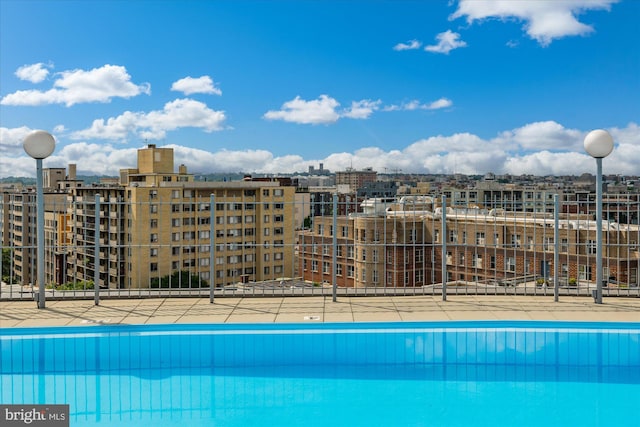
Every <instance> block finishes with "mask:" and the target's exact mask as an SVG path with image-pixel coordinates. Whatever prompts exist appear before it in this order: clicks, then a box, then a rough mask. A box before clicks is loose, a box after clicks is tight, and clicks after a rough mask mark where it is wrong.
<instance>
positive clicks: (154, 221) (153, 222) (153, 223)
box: [149, 219, 158, 228]
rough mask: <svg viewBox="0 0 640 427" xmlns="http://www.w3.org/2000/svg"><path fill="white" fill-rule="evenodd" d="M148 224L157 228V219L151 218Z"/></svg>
mask: <svg viewBox="0 0 640 427" xmlns="http://www.w3.org/2000/svg"><path fill="white" fill-rule="evenodd" d="M149 226H150V227H151V228H158V220H157V219H152V220H151V221H150V224H149Z"/></svg>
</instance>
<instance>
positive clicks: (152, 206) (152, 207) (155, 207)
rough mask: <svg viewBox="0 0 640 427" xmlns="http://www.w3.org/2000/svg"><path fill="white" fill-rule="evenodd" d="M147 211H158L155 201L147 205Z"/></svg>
mask: <svg viewBox="0 0 640 427" xmlns="http://www.w3.org/2000/svg"><path fill="white" fill-rule="evenodd" d="M149 213H152V214H154V213H158V205H156V204H155V203H154V204H151V205H149Z"/></svg>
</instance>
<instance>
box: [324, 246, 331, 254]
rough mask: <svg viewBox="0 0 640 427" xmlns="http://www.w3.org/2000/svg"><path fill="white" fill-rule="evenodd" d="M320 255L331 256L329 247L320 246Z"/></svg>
mask: <svg viewBox="0 0 640 427" xmlns="http://www.w3.org/2000/svg"><path fill="white" fill-rule="evenodd" d="M322 255H331V246H329V245H322Z"/></svg>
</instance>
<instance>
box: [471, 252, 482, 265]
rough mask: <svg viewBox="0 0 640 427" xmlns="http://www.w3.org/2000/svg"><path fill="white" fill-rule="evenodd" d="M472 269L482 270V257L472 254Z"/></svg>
mask: <svg viewBox="0 0 640 427" xmlns="http://www.w3.org/2000/svg"><path fill="white" fill-rule="evenodd" d="M473 267H474V268H482V257H481V256H480V255H478V254H477V253H474V254H473Z"/></svg>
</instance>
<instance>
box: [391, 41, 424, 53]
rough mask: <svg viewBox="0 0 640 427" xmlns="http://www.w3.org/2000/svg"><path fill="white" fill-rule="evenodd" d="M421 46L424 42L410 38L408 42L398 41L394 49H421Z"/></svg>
mask: <svg viewBox="0 0 640 427" xmlns="http://www.w3.org/2000/svg"><path fill="white" fill-rule="evenodd" d="M421 46H422V42H420V41H418V40H409V41H408V42H406V43H398V44H397V45H395V46H394V47H393V50H398V51H402V50H415V49H420V47H421Z"/></svg>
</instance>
